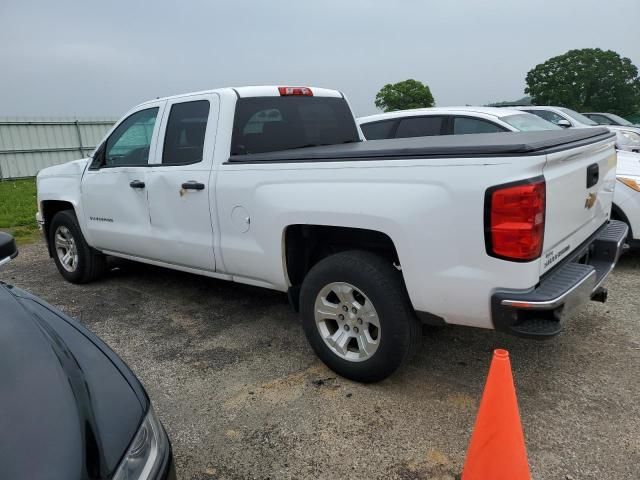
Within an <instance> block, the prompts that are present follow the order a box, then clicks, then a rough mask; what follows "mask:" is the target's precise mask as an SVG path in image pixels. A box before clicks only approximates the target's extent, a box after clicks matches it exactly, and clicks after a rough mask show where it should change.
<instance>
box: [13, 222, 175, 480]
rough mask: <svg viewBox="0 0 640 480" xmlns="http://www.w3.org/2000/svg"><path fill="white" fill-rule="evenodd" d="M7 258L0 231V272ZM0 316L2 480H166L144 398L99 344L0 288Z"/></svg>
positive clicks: (157, 426)
mask: <svg viewBox="0 0 640 480" xmlns="http://www.w3.org/2000/svg"><path fill="white" fill-rule="evenodd" d="M16 255H17V250H16V247H15V243H14V241H13V238H11V236H10V235H8V234H6V233H2V232H0V265H2V264H4V263H6V262H8V261H9V260H10V259H11V258H13V257H15V256H16ZM0 312H2V314H1V315H0V331H1V334H0V384H1V385H2V394H1V395H0V424H1V425H2V432H1V433H0V436H1V437H2V438H1V440H0V465H1V466H2V467H1V468H2V478H7V479H12V480H22V479H24V480H32V479H44V478H46V479H52V480H53V479H59V480H88V479H112V480H165V479H175V471H174V467H173V457H172V453H171V443H170V442H169V438H168V437H167V434H166V433H165V431H164V428H163V427H162V424H161V423H160V421H159V420H158V418H157V417H156V415H155V413H154V412H153V408H152V406H151V402H150V401H149V397H148V396H147V394H146V392H145V390H144V388H143V387H142V385H141V384H140V382H139V381H138V379H137V378H136V377H135V375H134V374H133V373H132V372H131V370H130V369H129V368H128V367H127V366H126V365H125V363H124V362H123V361H122V360H121V359H120V358H119V357H118V356H117V355H116V354H115V353H114V352H113V351H112V350H111V349H110V348H109V347H108V346H107V345H106V344H105V343H104V342H102V341H101V340H100V339H99V338H98V337H96V336H95V335H94V334H93V333H91V332H90V331H89V330H87V329H86V328H85V327H83V326H82V325H80V324H79V323H78V322H76V321H75V320H73V319H71V318H69V317H68V316H66V315H65V314H64V313H62V312H60V311H58V310H56V309H55V308H54V307H52V306H51V305H49V304H47V303H46V302H44V301H43V300H42V299H40V298H38V297H36V296H34V295H31V294H29V293H28V292H25V291H24V290H20V289H19V288H17V287H13V286H11V285H7V284H5V283H2V282H0Z"/></svg>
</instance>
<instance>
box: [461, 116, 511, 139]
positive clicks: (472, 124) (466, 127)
mask: <svg viewBox="0 0 640 480" xmlns="http://www.w3.org/2000/svg"><path fill="white" fill-rule="evenodd" d="M499 132H506V129H504V128H502V127H501V126H499V125H496V124H495V123H493V122H489V121H487V120H482V119H480V118H469V117H454V119H453V134H454V135H466V134H469V133H499Z"/></svg>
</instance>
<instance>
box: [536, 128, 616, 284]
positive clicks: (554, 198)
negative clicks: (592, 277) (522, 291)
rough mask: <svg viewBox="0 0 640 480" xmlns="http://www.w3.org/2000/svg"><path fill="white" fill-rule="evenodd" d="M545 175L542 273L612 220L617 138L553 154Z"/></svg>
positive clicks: (545, 168)
mask: <svg viewBox="0 0 640 480" xmlns="http://www.w3.org/2000/svg"><path fill="white" fill-rule="evenodd" d="M543 174H544V178H545V181H546V184H547V190H546V192H547V194H546V199H547V200H546V221H545V233H544V246H543V253H542V258H541V260H542V261H541V262H540V273H541V274H542V273H544V272H546V271H548V270H550V269H551V268H553V267H554V266H555V265H556V264H557V263H558V262H559V261H560V260H562V259H563V258H564V257H566V256H567V255H568V254H570V253H571V252H572V251H573V250H574V249H576V248H577V247H578V246H579V245H580V244H581V243H583V242H584V241H585V240H587V238H589V236H590V235H592V234H593V233H594V232H595V231H596V230H597V229H598V228H600V227H601V226H602V225H603V224H604V223H605V222H606V221H607V220H608V219H609V215H610V213H611V204H612V202H613V190H614V187H615V174H616V151H615V146H614V139H612V138H609V139H606V140H600V141H598V142H596V143H592V144H589V145H583V146H578V147H575V148H570V149H568V150H563V151H559V152H553V153H549V154H548V155H547V162H546V164H545V166H544V168H543Z"/></svg>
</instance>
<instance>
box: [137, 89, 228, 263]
mask: <svg viewBox="0 0 640 480" xmlns="http://www.w3.org/2000/svg"><path fill="white" fill-rule="evenodd" d="M218 110H219V97H218V96H217V95H213V94H206V95H191V96H187V97H181V98H178V99H174V100H169V101H168V102H167V105H166V109H165V112H166V113H165V115H164V118H163V120H162V124H161V127H160V138H161V141H160V142H159V143H158V149H157V151H156V155H155V158H154V160H153V161H152V162H151V163H152V164H153V165H152V167H151V169H150V171H149V174H148V177H147V181H148V185H147V194H148V196H149V214H150V218H151V232H152V235H153V243H152V248H153V255H154V258H156V259H158V260H161V261H163V262H166V263H171V264H174V265H176V266H183V267H190V268H196V269H199V270H209V271H214V270H215V267H216V264H215V258H214V253H213V238H214V231H213V223H214V222H213V220H214V217H212V214H211V211H212V210H215V209H214V208H213V202H214V200H215V196H214V191H213V189H212V188H210V187H212V186H213V185H214V182H211V181H210V176H211V174H212V173H211V171H212V165H213V152H214V147H215V139H216V127H217V123H218Z"/></svg>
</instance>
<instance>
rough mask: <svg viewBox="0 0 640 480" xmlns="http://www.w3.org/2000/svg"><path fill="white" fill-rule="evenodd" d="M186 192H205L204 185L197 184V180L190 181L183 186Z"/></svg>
mask: <svg viewBox="0 0 640 480" xmlns="http://www.w3.org/2000/svg"><path fill="white" fill-rule="evenodd" d="M182 188H183V189H184V190H204V183H200V182H196V181H195V180H189V181H188V182H184V183H183V184H182Z"/></svg>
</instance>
